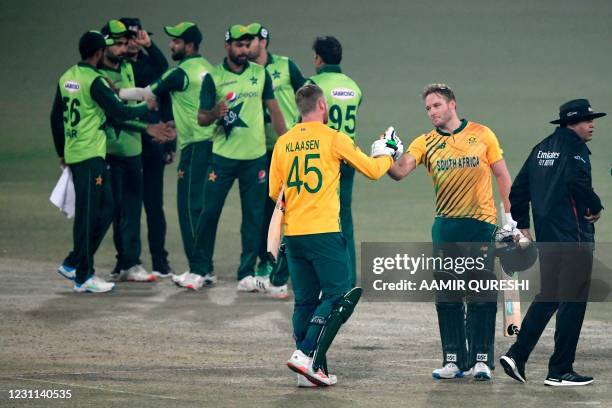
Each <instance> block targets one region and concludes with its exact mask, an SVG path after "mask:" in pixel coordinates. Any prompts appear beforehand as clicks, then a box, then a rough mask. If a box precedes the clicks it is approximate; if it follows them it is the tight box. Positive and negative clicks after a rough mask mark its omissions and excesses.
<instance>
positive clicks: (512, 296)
mask: <svg viewBox="0 0 612 408" xmlns="http://www.w3.org/2000/svg"><path fill="white" fill-rule="evenodd" d="M499 210H500V212H499V213H500V220H501V224H502V226H503V225H506V212H505V211H504V205H503V203H500V205H499ZM500 267H501V268H502V273H503V275H502V276H504V275H505V276H504V277H507V278H509V279H516V278H517V274H516V272H514V273H512V275H508V274H507V273H506V271H504V270H503V268H504V267H503V266H502V265H501V263H500ZM503 293H504V327H503V330H504V337H516V335H517V334H518V332H519V330H520V329H521V299H520V294H519V291H518V289H514V290H504V291H503Z"/></svg>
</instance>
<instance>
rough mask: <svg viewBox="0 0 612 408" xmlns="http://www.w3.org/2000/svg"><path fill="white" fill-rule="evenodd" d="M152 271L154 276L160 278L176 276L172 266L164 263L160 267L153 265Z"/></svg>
mask: <svg viewBox="0 0 612 408" xmlns="http://www.w3.org/2000/svg"><path fill="white" fill-rule="evenodd" d="M151 273H152V274H153V276H155V277H156V278H160V279H165V278H169V277H171V276H174V274H173V273H172V268H171V267H170V265H168V264H165V265H162V266H161V267H158V268H155V267H153V271H152V272H151Z"/></svg>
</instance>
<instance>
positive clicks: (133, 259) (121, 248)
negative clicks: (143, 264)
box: [106, 154, 142, 270]
mask: <svg viewBox="0 0 612 408" xmlns="http://www.w3.org/2000/svg"><path fill="white" fill-rule="evenodd" d="M106 162H107V163H108V167H109V170H110V176H111V186H112V190H113V202H114V204H115V208H114V212H113V242H114V244H115V250H116V251H117V261H118V263H119V267H120V268H121V269H123V270H126V269H129V268H131V267H132V266H134V265H137V264H139V263H140V251H141V249H142V245H141V241H140V217H141V215H142V161H141V158H140V155H138V156H133V157H121V156H114V155H110V154H109V155H107V156H106Z"/></svg>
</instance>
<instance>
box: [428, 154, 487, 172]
mask: <svg viewBox="0 0 612 408" xmlns="http://www.w3.org/2000/svg"><path fill="white" fill-rule="evenodd" d="M479 166H480V158H479V157H478V156H461V157H457V158H449V159H441V160H437V161H436V170H439V171H440V170H452V169H465V168H474V167H479Z"/></svg>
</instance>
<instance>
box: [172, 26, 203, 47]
mask: <svg viewBox="0 0 612 408" xmlns="http://www.w3.org/2000/svg"><path fill="white" fill-rule="evenodd" d="M164 31H165V32H166V34H168V35H169V36H170V37H172V38H180V39H181V40H184V41H185V42H190V43H194V44H198V45H199V44H200V43H201V42H202V33H201V32H200V29H199V28H198V26H197V25H195V24H194V23H190V22H188V21H184V22H182V23H178V24H177V25H175V26H165V27H164Z"/></svg>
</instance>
